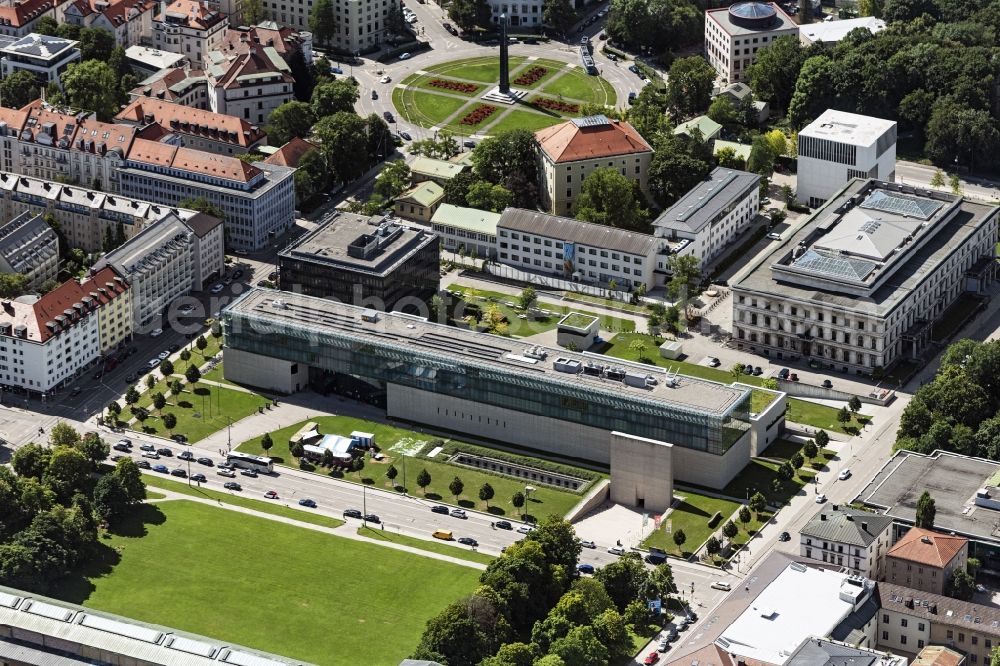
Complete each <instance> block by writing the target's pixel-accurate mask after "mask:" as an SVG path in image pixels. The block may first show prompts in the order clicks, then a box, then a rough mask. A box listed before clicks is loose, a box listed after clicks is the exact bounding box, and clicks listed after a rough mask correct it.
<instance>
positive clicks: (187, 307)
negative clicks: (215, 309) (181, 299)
mask: <svg viewBox="0 0 1000 666" xmlns="http://www.w3.org/2000/svg"><path fill="white" fill-rule="evenodd" d="M177 312H179V313H180V314H191V313H192V312H194V306H193V305H191V304H190V303H185V304H184V305H182V306H180V307H179V308H177Z"/></svg>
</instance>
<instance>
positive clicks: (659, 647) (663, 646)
mask: <svg viewBox="0 0 1000 666" xmlns="http://www.w3.org/2000/svg"><path fill="white" fill-rule="evenodd" d="M669 649H670V639H669V638H661V639H660V642H659V643H657V644H656V651H657V652H661V653H662V652H666V651H667V650H669Z"/></svg>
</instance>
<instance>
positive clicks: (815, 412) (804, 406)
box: [449, 287, 871, 434]
mask: <svg viewBox="0 0 1000 666" xmlns="http://www.w3.org/2000/svg"><path fill="white" fill-rule="evenodd" d="M449 288H450V287H449ZM633 340H642V341H644V342H646V343H647V348H646V351H645V358H644V359H642V360H641V361H640V359H639V352H636V351H632V350H631V349H629V345H630V344H631V343H632V341H633ZM662 343H663V340H662V339H660V338H656V339H655V340H654V339H653V338H652V337H650V336H649V335H646V334H644V333H619V334H618V335H616V336H615V337H614V338H613V339H612V340H611V342H610V344H609V346H608V348H607V349H605V351H604V353H605V354H606V355H608V356H613V357H615V358H623V359H627V360H630V361H639V362H642V363H651V364H653V365H659V366H662V367H670V368H674V369H675V370H680V372H681V374H684V375H689V376H691V377H700V378H702V379H708V380H711V381H715V382H721V383H723V384H727V385H728V384H732V383H733V382H734V381H737V380H735V379H733V376H732V374H730V372H729V370H728V369H725V368H710V367H708V366H707V365H698V364H697V363H690V362H688V361H672V360H670V359H666V358H663V357H662V356H660V355H659V353H658V351H657V350H656V349H655V347H654V345H655V346H657V347H658V346H659V345H660V344H662ZM764 380H765V377H754V376H753V375H740V377H739V380H738V381H740V382H742V383H744V384H750V385H751V386H763V385H764ZM751 400H752V398H751ZM786 402H787V404H788V413H787V414H786V418H787V419H788V420H789V421H793V422H795V423H801V424H803V425H808V426H813V427H814V428H823V429H825V430H835V431H837V432H842V433H848V434H856V433H857V431H858V430H859V429H860V427H861V426H862V425H864V424H865V423H870V422H871V417H870V416H866V415H864V414H858V415H857V417H854V418H852V419H851V420H850V421H849V422H848V423H847V424H841V423H840V422H839V421H837V412H838V411H839V410H838V409H834V408H833V407H828V406H826V405H821V404H819V403H815V402H809V401H808V400H802V399H800V398H792V397H788V398H786ZM758 404H760V403H758Z"/></svg>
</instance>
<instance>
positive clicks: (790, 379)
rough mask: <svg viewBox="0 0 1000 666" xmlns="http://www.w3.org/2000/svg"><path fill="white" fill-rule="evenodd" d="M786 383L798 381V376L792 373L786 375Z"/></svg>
mask: <svg viewBox="0 0 1000 666" xmlns="http://www.w3.org/2000/svg"><path fill="white" fill-rule="evenodd" d="M788 381H790V382H797V381H799V376H798V375H797V374H795V373H794V372H793V373H792V374H790V375H788Z"/></svg>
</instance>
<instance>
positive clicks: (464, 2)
mask: <svg viewBox="0 0 1000 666" xmlns="http://www.w3.org/2000/svg"><path fill="white" fill-rule="evenodd" d="M491 14H492V12H491V10H490V5H489V3H488V2H487V1H486V0H452V2H450V3H448V18H450V19H451V20H452V21H454V22H455V25H457V26H458V27H459V28H460V29H461V30H463V31H465V32H468V31H470V30H472V29H473V28H475V27H476V26H486V25H489V22H490V16H491Z"/></svg>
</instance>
